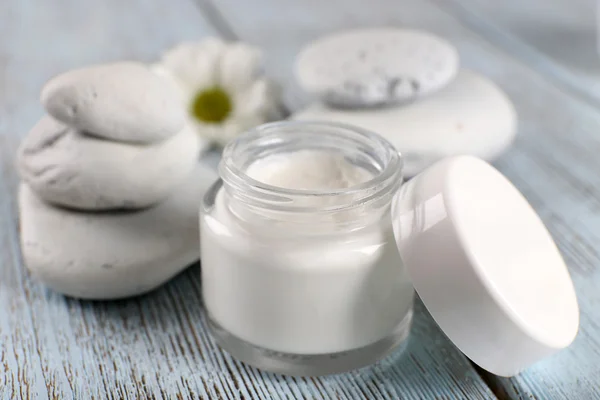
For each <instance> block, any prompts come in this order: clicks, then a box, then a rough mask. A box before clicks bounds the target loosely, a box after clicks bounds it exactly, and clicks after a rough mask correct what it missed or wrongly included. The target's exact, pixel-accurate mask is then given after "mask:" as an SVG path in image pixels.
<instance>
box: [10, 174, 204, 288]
mask: <svg viewBox="0 0 600 400" xmlns="http://www.w3.org/2000/svg"><path fill="white" fill-rule="evenodd" d="M215 179H216V173H215V172H214V171H213V170H211V169H208V168H207V167H204V166H201V165H198V166H197V167H196V169H195V170H194V171H193V173H191V174H190V175H189V176H188V178H187V179H186V181H185V182H184V183H182V184H181V185H180V186H179V187H178V188H177V190H175V191H174V192H173V194H172V195H171V196H170V197H169V198H168V199H167V200H166V201H164V202H163V203H161V204H159V205H157V206H156V207H152V208H149V209H146V210H142V211H136V212H116V213H82V212H77V211H69V210H65V209H61V208H55V207H52V206H50V205H48V204H47V203H45V202H43V201H41V200H40V199H39V198H38V197H37V196H36V195H35V193H34V192H33V191H32V190H31V189H30V188H29V187H28V186H27V185H26V184H22V185H21V187H20V191H19V215H20V224H21V248H22V252H23V258H24V261H25V265H26V266H27V268H28V269H29V270H30V271H31V273H32V274H33V275H34V276H35V277H36V278H37V279H38V280H39V281H40V282H42V283H44V284H45V285H47V286H48V287H50V288H51V289H54V290H56V291H58V292H61V293H64V294H66V295H68V296H73V297H79V298H85V299H113V298H120V297H127V296H133V295H137V294H140V293H144V292H148V291H150V290H152V289H154V288H156V287H157V286H159V285H161V284H162V283H164V282H166V281H167V280H169V279H171V278H172V277H173V276H174V275H176V274H177V273H179V272H180V271H181V270H183V269H184V268H186V267H187V266H189V265H190V264H191V263H193V262H194V261H196V260H198V258H199V227H198V210H199V207H200V202H201V199H202V196H203V195H204V193H205V192H206V190H207V188H208V187H209V186H210V185H211V184H212V183H213V182H214V180H215Z"/></svg>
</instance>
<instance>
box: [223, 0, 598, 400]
mask: <svg viewBox="0 0 600 400" xmlns="http://www.w3.org/2000/svg"><path fill="white" fill-rule="evenodd" d="M457 1H459V0H457ZM460 1H462V0H460ZM465 1H466V0H465ZM469 1H470V0H469ZM473 1H477V0H473ZM509 3H510V4H509V5H508V6H507V5H506V4H505V3H502V4H500V3H498V4H495V5H494V7H495V8H496V9H497V10H498V12H499V15H501V16H504V17H505V18H506V19H507V20H508V19H509V18H510V17H511V15H513V14H518V13H519V12H520V11H519V10H521V8H525V9H527V7H528V6H529V7H531V8H532V9H536V8H535V6H533V5H532V4H534V3H535V4H537V6H538V7H541V2H535V0H529V1H528V2H516V1H515V2H509ZM517 3H518V4H517ZM524 3H527V4H524ZM215 4H217V6H218V9H219V11H220V12H221V13H222V15H224V19H226V20H227V21H229V23H230V24H231V27H233V28H234V30H235V32H236V33H237V34H238V35H241V36H242V37H244V38H246V39H247V40H250V41H254V42H255V43H257V44H260V45H262V46H264V47H265V48H267V49H268V50H269V54H270V56H271V58H270V60H271V63H270V66H271V68H272V73H273V74H275V75H276V76H277V77H278V78H279V79H281V80H282V82H293V74H292V71H293V55H294V54H296V53H297V52H298V50H299V49H300V48H301V47H302V46H303V45H304V44H305V43H306V42H308V41H309V40H312V39H314V38H316V37H318V36H320V35H322V34H324V33H328V32H332V31H336V30H339V29H348V28H353V27H366V26H382V25H383V26H386V25H390V26H405V27H416V28H421V29H426V30H429V31H432V32H434V33H437V34H438V35H440V36H442V37H445V38H448V39H449V40H451V41H452V42H453V43H454V44H455V45H456V46H457V47H458V49H459V52H460V55H461V63H462V64H463V65H464V66H466V67H469V68H472V69H475V70H478V71H481V72H483V73H485V74H486V75H488V76H490V77H491V78H492V79H493V80H494V81H495V82H497V83H498V84H499V85H500V86H501V87H502V88H503V89H504V90H505V91H506V92H507V93H508V95H509V96H510V97H511V99H512V100H513V102H514V103H515V106H516V109H517V112H518V114H519V124H520V127H519V137H518V139H517V141H516V143H515V145H514V147H513V148H512V149H511V150H510V151H509V152H508V153H507V154H505V155H504V156H503V157H502V158H501V159H500V160H498V161H497V162H496V166H497V167H498V168H499V169H500V170H501V171H502V172H503V173H504V174H505V175H507V176H508V177H509V178H510V179H511V180H512V181H513V183H514V184H515V185H516V186H517V187H518V188H519V189H520V190H521V191H522V192H523V193H524V194H525V196H526V197H527V198H528V199H529V201H530V202H531V203H532V205H533V206H534V207H535V208H536V210H537V211H538V212H539V214H540V215H541V217H542V219H543V220H544V222H545V223H546V224H547V226H548V227H549V229H550V231H551V233H552V235H553V236H554V238H555V239H556V241H557V243H558V245H559V247H560V249H561V251H562V252H563V255H564V257H565V260H566V262H567V264H568V266H569V269H570V272H571V275H572V277H573V279H574V282H575V286H576V290H577V294H578V298H579V302H580V308H581V329H580V333H579V335H578V337H577V339H576V341H575V342H574V343H573V345H572V346H571V347H569V348H568V349H567V350H565V351H563V352H560V353H559V354H557V355H555V356H553V357H551V358H549V359H547V360H544V361H542V362H540V363H538V364H537V365H535V366H533V367H532V368H530V369H528V370H527V371H525V372H524V373H522V374H520V375H519V376H517V377H515V378H512V379H500V378H497V377H494V376H490V375H485V378H486V380H487V381H488V382H489V383H490V385H491V386H492V388H493V389H494V390H495V391H496V393H497V394H498V395H499V396H501V397H510V398H522V399H524V398H538V399H561V398H569V399H592V398H600V384H599V383H598V382H600V363H599V362H598V360H600V341H599V340H598V337H599V336H600V324H598V322H597V321H599V320H600V307H598V305H599V304H600V291H598V289H597V288H598V287H599V286H600V270H599V268H598V266H599V265H600V256H599V254H600V249H599V244H598V243H600V240H599V239H600V213H599V211H600V202H599V200H598V199H600V175H599V174H598V173H597V171H599V170H600V159H599V158H598V156H597V155H598V153H599V150H600V136H599V135H598V132H599V131H600V114H599V110H598V108H596V107H592V106H591V104H592V102H591V101H589V99H587V98H584V97H585V96H583V95H582V94H581V93H580V92H576V91H575V90H574V89H573V86H572V85H567V84H566V83H565V81H564V80H559V79H558V78H557V76H556V75H551V74H549V73H548V68H555V66H556V65H557V61H556V60H554V61H552V64H551V65H550V63H546V60H542V59H539V58H538V59H536V60H533V59H531V58H527V57H525V58H523V57H521V51H524V50H523V48H515V47H516V45H514V43H512V42H503V46H500V45H499V44H498V42H497V38H496V36H494V35H491V34H490V32H488V31H487V30H484V31H480V30H474V29H473V26H472V25H471V24H467V23H464V21H463V20H462V19H461V18H457V16H456V12H455V11H454V10H453V9H452V7H451V5H448V3H446V2H442V1H440V2H438V1H436V2H433V1H423V0H402V1H394V2H390V1H387V0H375V1H371V2H369V4H368V6H367V5H366V4H365V3H364V2H362V1H359V0H346V1H342V0H332V1H328V2H319V1H316V0H314V1H305V2H302V3H301V4H300V3H297V2H293V1H277V2H275V1H271V0H255V1H253V2H252V5H250V4H248V5H246V6H244V5H243V4H242V3H240V2H237V1H235V0H220V1H219V2H218V3H215ZM481 4H483V2H481ZM487 4H488V6H489V7H491V5H490V4H491V2H488V3H487ZM546 4H548V3H547V2H544V5H546ZM510 5H512V8H510V7H509V6H510ZM571 5H573V7H577V5H574V4H573V3H572V2H563V3H561V4H559V2H553V3H552V5H549V6H548V7H550V8H554V10H555V12H557V11H556V10H558V9H559V8H560V7H562V8H568V7H571ZM504 7H507V9H506V10H504V11H502V12H500V11H499V10H500V9H502V8H504ZM256 10H260V12H259V11H256ZM532 13H533V11H532ZM492 15H494V16H495V15H496V14H495V13H493V14H492ZM539 15H541V14H538V16H539ZM569 15H573V13H571V14H569ZM517 18H518V17H517ZM473 19H474V20H475V21H477V18H476V17H473ZM500 19H501V20H502V18H500ZM533 20H534V18H533V17H532V21H533ZM535 21H537V20H535ZM586 21H587V19H586ZM586 23H587V22H586ZM532 24H533V22H532ZM543 24H544V22H543V21H542V22H541V25H542V26H543ZM532 29H533V28H532ZM534 50H535V49H534ZM534 50H532V51H534ZM536 51H539V50H536ZM534 61H535V62H534ZM540 63H544V65H543V66H540ZM549 65H550V66H549ZM569 73H570V74H572V75H573V76H576V75H577V72H576V70H574V72H572V71H570V72H569ZM581 82H582V83H581V86H582V87H584V86H589V91H592V88H591V84H590V82H589V81H587V82H585V83H584V81H581ZM588 84H590V85H588ZM287 93H288V96H287V98H288V99H289V101H290V103H291V104H293V105H294V106H298V105H302V104H305V103H306V102H307V101H309V99H307V98H306V96H305V95H304V94H302V93H301V92H300V91H299V90H298V88H297V87H296V86H295V85H294V84H293V83H292V84H290V85H288V86H287ZM596 93H597V91H596ZM507 351H510V349H507ZM426 368H427V367H426Z"/></svg>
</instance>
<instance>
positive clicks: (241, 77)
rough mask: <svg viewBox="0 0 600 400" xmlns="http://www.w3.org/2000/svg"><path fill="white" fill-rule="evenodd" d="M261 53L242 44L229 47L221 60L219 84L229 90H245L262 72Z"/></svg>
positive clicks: (238, 43)
mask: <svg viewBox="0 0 600 400" xmlns="http://www.w3.org/2000/svg"><path fill="white" fill-rule="evenodd" d="M262 63H263V57H262V52H261V51H260V50H259V49H258V48H256V47H253V46H249V45H247V44H244V43H240V42H237V43H233V44H231V45H229V46H228V47H227V49H226V51H225V53H224V54H223V58H222V60H221V75H220V82H221V84H222V85H223V86H224V87H226V88H228V89H230V90H234V91H235V90H241V89H245V88H247V87H248V86H249V85H250V84H251V83H252V81H253V80H254V79H255V78H256V77H257V76H258V75H259V74H260V73H261V72H262V67H263V65H262Z"/></svg>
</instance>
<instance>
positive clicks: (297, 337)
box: [201, 151, 413, 355]
mask: <svg viewBox="0 0 600 400" xmlns="http://www.w3.org/2000/svg"><path fill="white" fill-rule="evenodd" d="M247 174H248V175H249V176H250V177H252V178H253V179H256V180H258V181H261V182H263V183H266V184H269V185H276V186H279V187H286V188H288V189H304V190H326V189H341V188H349V187H352V186H355V185H357V184H359V183H362V182H365V181H367V180H369V179H370V178H371V174H370V173H369V172H368V171H366V170H365V169H362V168H360V167H357V166H355V165H353V164H351V163H349V162H348V161H346V160H345V159H344V158H342V157H341V156H339V155H337V154H334V153H328V152H324V151H300V152H296V153H288V154H278V155H273V156H270V157H266V158H265V159H263V160H260V161H257V162H255V163H254V164H252V165H250V167H249V168H248V170H247ZM228 199H229V197H227V196H226V195H225V193H224V191H223V190H221V191H220V192H219V193H218V195H217V199H216V203H215V207H214V208H213V209H212V211H211V212H209V213H208V214H204V215H202V218H201V236H202V241H201V258H202V290H203V297H204V304H205V306H206V308H207V310H208V312H209V314H210V316H211V318H212V319H213V320H214V321H215V322H216V323H217V324H219V325H220V326H221V327H222V328H224V329H225V330H227V331H228V332H229V333H230V334H232V335H234V336H236V337H237V338H239V339H242V340H244V341H246V342H248V343H250V344H253V345H256V346H259V347H262V348H266V349H269V350H273V351H277V352H283V353H288V354H298V355H313V354H332V353H338V352H343V351H349V350H354V349H359V348H361V347H364V346H367V345H370V344H373V343H375V342H377V341H379V340H382V339H384V338H386V337H388V336H390V335H391V334H392V333H393V332H394V330H395V328H396V327H397V326H398V325H399V324H400V323H401V322H402V321H403V319H404V318H405V317H406V316H407V315H408V313H409V312H410V310H411V308H412V299H413V289H412V285H411V283H410V281H409V280H408V276H407V274H406V271H405V268H404V266H403V264H402V262H401V260H400V256H399V254H398V250H397V248H396V244H395V241H394V238H393V233H392V227H391V220H390V217H389V213H384V215H383V218H382V219H381V220H380V221H377V222H375V223H371V224H370V225H369V226H365V227H364V228H363V229H358V230H354V231H352V232H348V231H332V232H331V233H330V234H322V232H320V231H321V229H320V227H319V223H318V219H317V220H314V221H312V220H311V223H313V224H314V234H310V233H306V232H303V233H302V234H299V233H296V225H294V224H293V223H290V224H289V226H287V225H286V222H285V219H283V220H282V221H281V223H280V225H279V226H278V229H282V226H281V224H283V229H284V230H285V231H286V232H285V234H284V235H281V236H277V235H275V236H269V237H268V239H265V237H264V235H263V233H264V230H265V229H268V228H266V227H265V225H264V224H260V223H257V224H255V225H252V224H250V225H248V224H245V225H244V229H241V228H240V227H239V225H238V224H237V222H236V217H235V216H234V215H232V214H231V212H230V211H229V207H228V201H229V200H228ZM349 217H350V214H349Z"/></svg>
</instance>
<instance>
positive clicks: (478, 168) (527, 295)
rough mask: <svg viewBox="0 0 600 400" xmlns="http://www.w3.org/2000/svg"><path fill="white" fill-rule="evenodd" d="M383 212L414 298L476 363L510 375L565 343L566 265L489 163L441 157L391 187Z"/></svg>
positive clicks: (569, 332)
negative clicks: (393, 192) (388, 215)
mask: <svg viewBox="0 0 600 400" xmlns="http://www.w3.org/2000/svg"><path fill="white" fill-rule="evenodd" d="M392 215H393V225H394V233H395V237H396V242H397V245H398V249H399V250H400V254H401V256H402V259H403V261H404V263H405V264H406V267H407V269H408V271H409V274H410V277H411V279H412V282H413V285H414V287H415V289H416V291H417V293H418V294H419V296H420V297H421V299H422V301H423V303H424V304H425V306H426V307H427V309H428V310H429V312H430V313H431V315H432V316H433V318H434V320H435V321H436V323H437V324H438V325H439V326H440V328H441V329H442V330H443V332H444V333H445V334H446V335H447V336H448V338H450V340H451V341H452V342H453V343H454V344H455V345H456V346H457V347H458V348H459V349H460V350H461V351H462V352H463V353H464V354H465V355H466V356H467V357H469V358H470V359H471V360H472V361H473V362H475V363H476V364H477V365H479V366H480V367H482V368H484V369H485V370H487V371H489V372H491V373H494V374H496V375H501V376H512V375H514V374H516V373H518V372H519V371H521V370H523V369H524V368H526V367H528V366H530V365H531V364H533V363H535V362H537V361H539V360H541V359H542V358H544V357H547V356H549V355H551V354H553V353H555V352H556V351H558V350H560V349H563V348H565V347H567V346H568V345H569V344H570V343H571V342H572V341H573V340H574V338H575V336H576V334H577V331H578V327H579V308H578V305H577V298H576V295H575V290H574V288H573V283H572V281H571V278H570V276H569V272H568V271H567V267H566V265H565V263H564V261H563V259H562V257H561V255H560V253H559V251H558V249H557V247H556V245H555V243H554V241H553V240H552V237H551V236H550V234H549V232H548V231H547V229H546V227H545V226H544V224H543V223H542V221H541V220H540V218H539V217H538V215H537V214H536V212H535V211H534V210H533V208H532V207H531V206H530V205H529V203H528V202H527V200H526V199H525V198H524V197H523V195H522V194H521V193H520V192H519V191H518V190H517V189H516V188H515V187H514V186H513V185H512V184H511V183H510V182H509V180H508V179H507V178H505V177H504V176H503V175H502V174H501V173H500V172H498V171H497V170H496V169H494V168H493V167H492V166H490V165H489V164H487V163H486V162H484V161H482V160H480V159H477V158H474V157H470V156H459V157H452V158H448V159H445V160H442V161H440V162H438V163H437V164H434V165H433V166H431V167H430V168H428V169H427V170H425V171H423V172H422V173H421V174H419V175H417V176H416V177H415V178H413V179H412V180H410V181H409V182H408V183H406V184H405V185H404V186H403V187H402V188H401V189H400V191H399V193H398V194H397V196H396V197H395V199H394V203H393V206H392Z"/></svg>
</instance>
